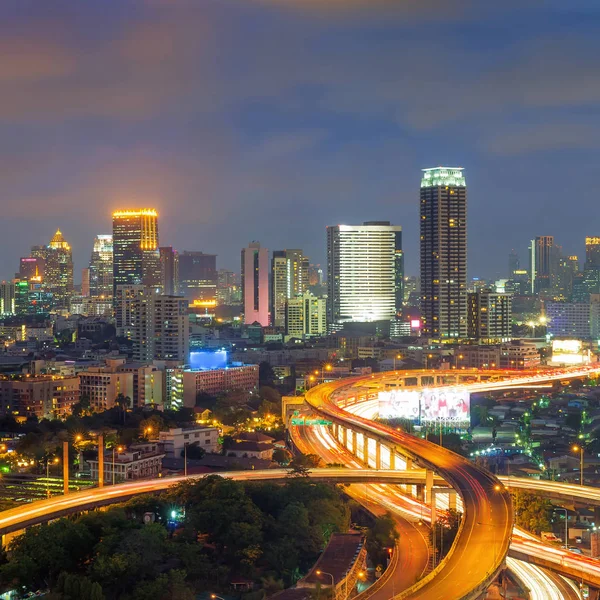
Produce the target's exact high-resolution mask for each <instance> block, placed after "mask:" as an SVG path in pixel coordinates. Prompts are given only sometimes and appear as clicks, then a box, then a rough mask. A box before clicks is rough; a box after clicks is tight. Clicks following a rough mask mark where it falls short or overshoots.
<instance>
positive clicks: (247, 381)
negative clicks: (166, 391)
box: [175, 365, 258, 408]
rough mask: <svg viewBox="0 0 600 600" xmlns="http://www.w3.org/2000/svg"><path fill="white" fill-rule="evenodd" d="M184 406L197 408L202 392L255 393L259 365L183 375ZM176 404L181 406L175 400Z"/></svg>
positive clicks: (190, 370)
mask: <svg viewBox="0 0 600 600" xmlns="http://www.w3.org/2000/svg"><path fill="white" fill-rule="evenodd" d="M182 388H183V403H182V404H183V406H186V407H188V408H193V407H194V406H196V397H197V396H198V394H199V393H200V392H204V393H206V394H220V393H223V392H230V391H234V390H242V391H247V392H250V391H253V390H256V389H258V365H243V366H241V367H228V368H225V369H207V370H194V369H185V370H184V371H183V373H182ZM175 404H181V403H180V401H179V399H177V398H176V399H175Z"/></svg>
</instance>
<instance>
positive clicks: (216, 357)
mask: <svg viewBox="0 0 600 600" xmlns="http://www.w3.org/2000/svg"><path fill="white" fill-rule="evenodd" d="M226 366H227V351H226V350H217V351H216V352H206V351H204V352H190V367H191V368H192V369H202V370H206V369H224V368H225V367H226Z"/></svg>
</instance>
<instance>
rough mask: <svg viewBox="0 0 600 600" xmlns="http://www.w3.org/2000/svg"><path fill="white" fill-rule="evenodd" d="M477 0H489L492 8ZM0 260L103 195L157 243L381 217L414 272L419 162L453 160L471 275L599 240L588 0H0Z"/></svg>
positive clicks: (78, 224) (3, 264)
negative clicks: (154, 221)
mask: <svg viewBox="0 0 600 600" xmlns="http://www.w3.org/2000/svg"><path fill="white" fill-rule="evenodd" d="M492 5H493V6H492ZM0 47H1V53H2V61H1V62H0V87H1V92H0V119H1V124H0V132H1V135H0V177H1V191H0V194H1V197H2V208H3V210H2V217H3V218H2V225H1V233H2V254H1V255H0V276H1V277H2V278H10V277H12V276H13V275H14V272H15V271H16V270H17V269H18V258H19V256H26V255H27V254H28V252H29V247H30V246H31V245H32V244H42V243H48V241H49V240H50V238H51V237H52V234H53V233H54V231H55V230H56V228H57V227H60V229H61V230H62V231H63V234H64V235H65V237H66V239H67V240H68V241H69V242H71V244H72V246H73V250H74V258H75V261H76V269H77V270H78V271H76V275H75V279H76V281H79V280H80V274H79V269H81V268H82V267H84V266H87V261H88V260H89V255H90V252H91V245H92V241H93V237H94V235H95V234H98V233H110V232H111V218H110V214H111V211H112V210H113V209H114V208H117V207H119V208H135V207H143V206H148V207H156V208H157V209H158V210H159V214H160V218H159V227H160V241H161V245H173V246H174V247H176V248H177V249H178V250H180V251H182V250H202V251H205V252H210V253H216V254H218V255H219V258H218V267H219V268H229V269H233V270H236V271H239V262H240V259H239V256H240V249H241V248H242V246H244V245H246V244H247V243H248V242H250V241H252V240H259V241H260V242H261V243H262V244H263V245H264V246H266V247H267V248H269V249H270V250H274V249H275V250H276V249H282V248H286V247H287V248H302V249H304V250H305V251H306V253H307V254H308V255H309V256H310V257H311V259H312V261H313V262H319V263H321V264H323V263H324V256H325V226H326V225H331V224H337V223H349V224H355V223H360V222H362V221H365V220H390V221H392V223H394V224H398V225H401V226H402V227H403V229H404V250H405V254H406V272H407V273H408V274H417V273H418V263H419V258H418V225H419V223H418V194H419V181H420V169H421V168H422V167H430V166H436V165H440V164H443V165H448V166H461V167H464V168H465V173H466V179H467V186H468V199H469V272H470V276H483V277H492V276H506V274H507V273H506V271H507V255H508V253H509V252H510V250H511V248H513V247H514V248H516V249H517V250H518V251H519V253H520V255H521V259H522V261H523V262H524V261H525V251H526V247H527V242H528V240H529V239H531V237H533V236H535V235H555V237H556V238H557V242H558V243H560V244H562V245H563V247H564V249H565V251H566V252H568V253H574V254H579V255H580V257H581V256H582V254H583V238H584V236H585V235H600V218H598V212H599V209H598V205H599V191H598V184H597V182H598V180H599V175H598V174H599V172H600V67H599V65H600V2H598V0H570V1H568V2H565V1H564V0H543V1H537V0H531V1H528V0H516V1H514V2H513V1H511V0H504V1H502V2H487V1H485V0H475V1H473V2H470V1H467V0H418V1H416V0H414V1H410V2H408V0H407V1H403V0H389V1H383V0H379V1H378V0H364V1H363V0H189V1H186V0H180V1H178V0H146V1H141V0H140V1H138V2H133V1H127V0H115V1H111V0H71V1H69V2H63V1H60V0H52V1H51V2H46V1H36V2H33V1H27V0H4V1H3V2H2V4H1V5H0Z"/></svg>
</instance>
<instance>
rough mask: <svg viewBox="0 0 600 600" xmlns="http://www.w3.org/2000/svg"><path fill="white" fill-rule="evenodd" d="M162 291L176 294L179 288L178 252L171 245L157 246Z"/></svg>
mask: <svg viewBox="0 0 600 600" xmlns="http://www.w3.org/2000/svg"><path fill="white" fill-rule="evenodd" d="M159 252H160V270H161V278H162V288H163V293H164V294H167V295H171V296H173V295H176V294H177V292H178V289H179V254H178V252H177V251H176V250H173V246H163V247H162V248H159Z"/></svg>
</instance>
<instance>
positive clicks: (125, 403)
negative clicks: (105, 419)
mask: <svg viewBox="0 0 600 600" xmlns="http://www.w3.org/2000/svg"><path fill="white" fill-rule="evenodd" d="M115 406H118V407H119V409H120V410H121V412H122V413H123V425H125V418H126V415H127V409H128V408H129V407H130V406H131V398H130V397H129V396H124V395H123V394H119V395H118V396H117V397H116V398H115Z"/></svg>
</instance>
